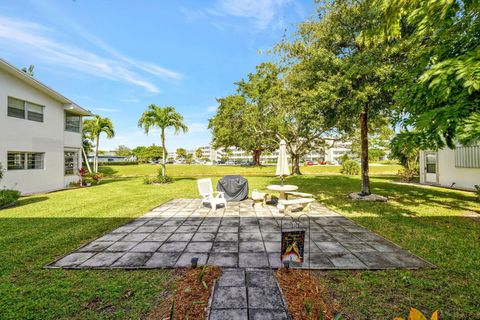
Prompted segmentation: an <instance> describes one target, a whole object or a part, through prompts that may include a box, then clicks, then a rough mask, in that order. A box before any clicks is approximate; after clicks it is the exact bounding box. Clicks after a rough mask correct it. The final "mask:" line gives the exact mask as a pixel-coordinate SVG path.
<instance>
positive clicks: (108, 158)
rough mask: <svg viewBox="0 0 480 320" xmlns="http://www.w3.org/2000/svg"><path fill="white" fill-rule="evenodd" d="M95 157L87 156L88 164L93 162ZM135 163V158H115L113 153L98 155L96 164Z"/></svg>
mask: <svg viewBox="0 0 480 320" xmlns="http://www.w3.org/2000/svg"><path fill="white" fill-rule="evenodd" d="M94 157H95V155H94V154H89V155H88V162H93V159H94ZM132 161H137V158H136V157H135V156H117V155H116V154H115V153H110V152H107V153H105V154H99V155H98V162H99V163H100V162H132Z"/></svg>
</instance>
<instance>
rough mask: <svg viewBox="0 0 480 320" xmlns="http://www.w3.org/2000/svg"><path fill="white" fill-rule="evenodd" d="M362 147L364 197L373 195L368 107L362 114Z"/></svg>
mask: <svg viewBox="0 0 480 320" xmlns="http://www.w3.org/2000/svg"><path fill="white" fill-rule="evenodd" d="M360 145H361V160H362V192H361V194H362V195H364V196H368V195H369V194H371V191H370V178H369V177H368V105H365V106H364V107H363V111H362V113H361V114H360Z"/></svg>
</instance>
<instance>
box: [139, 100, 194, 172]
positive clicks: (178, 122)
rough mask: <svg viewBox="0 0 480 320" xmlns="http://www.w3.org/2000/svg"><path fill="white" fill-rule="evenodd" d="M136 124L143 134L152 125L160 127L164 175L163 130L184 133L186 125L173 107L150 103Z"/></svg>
mask: <svg viewBox="0 0 480 320" xmlns="http://www.w3.org/2000/svg"><path fill="white" fill-rule="evenodd" d="M138 126H139V127H140V128H144V130H145V134H148V132H149V131H150V129H151V128H153V127H158V128H159V129H160V139H161V143H162V148H163V154H162V176H165V175H166V171H167V169H166V165H165V163H166V161H167V154H166V148H165V130H166V129H167V128H173V130H174V134H178V133H179V132H180V131H182V132H184V133H185V132H188V127H187V126H186V125H185V124H184V123H183V116H182V115H181V114H179V113H178V112H177V111H176V110H175V108H173V107H159V106H157V105H155V104H151V105H149V106H148V108H147V110H146V111H145V112H144V113H143V114H142V116H141V117H140V119H139V120H138Z"/></svg>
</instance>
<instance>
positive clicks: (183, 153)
mask: <svg viewBox="0 0 480 320" xmlns="http://www.w3.org/2000/svg"><path fill="white" fill-rule="evenodd" d="M175 153H176V154H177V159H185V158H186V157H187V150H185V149H184V148H177V150H176V151H175Z"/></svg>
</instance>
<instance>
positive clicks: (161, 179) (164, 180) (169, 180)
mask: <svg viewBox="0 0 480 320" xmlns="http://www.w3.org/2000/svg"><path fill="white" fill-rule="evenodd" d="M155 182H156V183H161V184H164V183H172V182H173V178H172V177H169V176H162V175H159V176H158V177H157V179H156V180H155Z"/></svg>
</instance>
